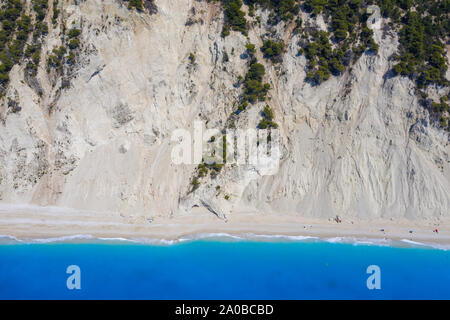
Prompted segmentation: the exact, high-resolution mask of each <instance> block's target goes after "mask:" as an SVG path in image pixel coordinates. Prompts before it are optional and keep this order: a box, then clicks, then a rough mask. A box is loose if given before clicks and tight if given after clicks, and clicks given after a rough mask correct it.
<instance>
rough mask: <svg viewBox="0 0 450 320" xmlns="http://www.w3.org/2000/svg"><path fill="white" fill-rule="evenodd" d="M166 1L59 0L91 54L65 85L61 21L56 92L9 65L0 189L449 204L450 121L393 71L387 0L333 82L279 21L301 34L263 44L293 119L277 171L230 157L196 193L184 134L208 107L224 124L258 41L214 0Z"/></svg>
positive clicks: (414, 208)
mask: <svg viewBox="0 0 450 320" xmlns="http://www.w3.org/2000/svg"><path fill="white" fill-rule="evenodd" d="M155 4H156V6H157V8H158V12H157V13H155V14H151V15H150V14H148V13H137V12H135V11H133V10H131V11H130V10H128V9H127V8H126V6H124V5H121V4H120V2H118V1H115V0H103V1H100V0H89V1H78V2H77V4H75V1H71V0H70V1H68V0H64V1H61V0H60V1H59V6H60V8H61V10H62V11H61V14H62V15H63V16H64V19H65V23H66V24H67V26H71V25H73V24H72V22H74V24H75V25H77V26H80V28H81V29H82V33H81V43H82V54H81V56H80V60H79V63H78V64H77V66H76V68H75V69H74V71H73V74H72V76H71V79H70V86H69V87H68V88H64V89H62V88H61V81H62V79H61V78H57V77H52V76H51V75H49V74H48V73H47V71H46V68H45V66H44V62H45V61H46V60H47V59H46V55H47V53H48V52H50V51H51V50H52V49H53V48H54V47H55V46H56V45H59V41H60V40H59V34H60V32H61V30H60V27H57V28H56V29H53V28H52V27H50V32H49V35H48V36H47V38H46V40H45V43H44V46H43V50H42V51H43V56H42V59H41V61H42V62H41V64H42V67H41V68H39V72H38V76H37V79H38V80H39V83H40V86H41V87H42V91H43V94H42V95H41V96H40V95H39V94H38V93H37V91H36V90H35V89H33V88H32V87H31V86H30V85H29V84H28V83H27V82H26V81H24V75H23V70H24V67H25V66H24V65H16V66H14V68H13V70H12V71H11V74H10V78H11V81H10V84H9V87H8V90H7V93H6V96H5V97H4V98H3V100H2V102H1V105H0V202H2V203H8V204H24V203H26V204H35V205H40V206H60V207H69V208H74V209H80V210H92V211H100V212H107V211H108V212H119V213H120V214H121V215H122V216H124V217H127V216H131V215H133V216H142V217H149V216H151V217H169V216H173V215H186V214H187V215H189V214H195V213H193V212H191V208H192V207H193V206H196V205H197V206H205V207H207V208H208V209H209V210H210V211H212V212H214V213H215V214H217V215H218V216H219V217H221V218H225V217H226V216H228V215H230V214H237V212H239V211H240V210H243V209H244V208H245V210H250V211H254V212H260V213H261V214H263V213H276V214H280V215H300V216H305V217H317V218H323V219H328V218H330V217H334V216H336V215H339V216H340V217H343V218H346V219H363V220H370V219H378V218H383V219H389V218H393V219H396V218H406V219H415V220H430V219H438V220H447V221H448V219H450V192H449V191H450V155H449V153H450V147H449V134H448V133H447V132H445V131H443V130H440V129H439V128H436V127H434V126H433V125H432V124H431V123H430V120H429V115H428V113H427V112H426V111H425V110H424V108H423V107H421V106H420V105H419V103H418V100H417V97H416V95H415V93H414V84H413V83H412V82H411V81H410V80H409V79H407V78H402V77H387V76H385V75H386V73H387V72H388V70H390V68H391V67H392V61H390V59H389V57H390V56H391V55H392V54H393V53H394V52H395V51H396V50H397V45H398V44H397V39H396V36H395V34H394V33H390V32H388V31H386V30H384V29H383V27H382V26H383V24H384V23H385V21H383V19H381V18H380V16H379V10H378V11H377V10H376V9H377V8H374V12H375V13H374V15H373V19H369V23H370V26H371V28H373V30H374V32H375V34H374V38H375V41H376V42H377V43H378V44H379V45H380V50H379V52H378V54H377V55H370V54H364V55H363V56H362V57H361V58H360V59H359V60H358V61H357V62H356V63H355V64H354V65H353V67H352V68H351V71H348V72H346V73H345V74H343V75H342V76H340V77H332V78H331V79H330V80H328V81H326V82H324V83H323V84H321V85H320V86H311V84H309V83H307V82H305V81H304V79H305V76H306V74H305V65H306V60H305V58H304V57H303V56H297V51H298V45H297V43H298V41H299V37H298V36H297V35H292V34H291V33H290V32H289V31H283V30H284V29H283V28H282V26H279V27H278V28H277V34H278V36H280V37H283V39H284V40H285V41H286V42H287V43H288V46H287V52H286V53H285V55H284V58H283V62H282V64H281V66H274V65H273V64H272V63H271V62H270V61H267V60H264V59H263V58H262V56H261V53H260V52H259V50H258V52H257V55H258V58H259V59H258V60H259V62H261V63H263V64H264V65H265V67H266V81H267V82H269V83H270V84H271V87H272V89H271V90H270V93H269V97H270V100H269V101H270V105H271V107H272V108H273V109H274V111H275V116H276V121H277V123H278V124H279V125H280V131H281V134H282V146H283V156H282V159H281V162H280V168H279V170H278V172H277V173H276V174H275V175H271V176H260V175H259V174H258V172H257V171H255V170H253V169H252V168H248V167H238V168H236V167H228V166H225V168H224V169H223V170H222V171H221V172H220V174H219V175H218V176H217V177H216V178H215V179H210V178H208V179H206V180H205V181H203V182H202V184H201V185H200V187H199V188H198V189H197V190H196V191H195V192H193V193H191V192H190V189H191V181H192V177H193V176H194V174H195V165H175V164H174V163H173V162H172V161H171V150H172V147H173V145H174V142H171V134H172V132H173V131H174V130H175V129H177V128H186V129H192V126H193V123H194V121H196V120H201V121H204V122H205V123H206V126H207V127H208V128H219V129H222V128H223V127H224V126H225V122H226V120H227V118H228V117H229V115H230V114H231V113H232V112H233V111H234V110H235V107H236V106H235V105H234V103H235V101H236V98H237V97H238V95H239V93H240V91H241V88H238V87H236V86H234V84H235V83H236V82H237V79H238V76H239V75H241V76H244V75H245V70H246V60H245V59H242V57H241V56H240V55H241V54H242V53H243V52H244V51H245V44H246V43H247V41H248V40H247V39H246V37H245V36H243V35H242V34H240V33H238V32H231V34H230V36H228V37H226V38H222V37H221V31H222V24H223V14H222V11H221V10H220V8H219V7H218V6H217V5H216V4H210V3H207V2H205V1H203V2H199V1H194V0H157V1H155ZM262 16H263V17H267V13H262ZM47 18H48V19H50V18H49V17H47ZM304 18H305V19H307V17H306V16H305V17H304ZM187 21H191V22H192V21H193V22H194V23H188V24H186V22H187ZM263 22H264V18H263ZM311 23H312V22H311ZM50 25H51V24H50ZM265 32H266V30H265V28H264V23H263V25H262V27H258V26H254V27H252V28H251V29H250V31H249V39H250V42H252V43H254V44H256V45H257V48H259V47H260V46H261V45H262V40H261V37H262V35H263V34H265ZM191 52H192V53H193V54H195V64H194V65H192V64H191V63H190V61H189V54H190V53H191ZM224 52H227V54H228V57H229V61H228V62H224V60H223V56H224ZM233 52H234V54H233ZM55 79H56V83H54V84H53V83H52V82H53V81H54V80H55ZM8 98H10V99H14V100H15V101H16V102H17V103H18V105H19V106H20V108H21V110H20V111H19V112H11V110H10V108H8V105H7V101H8V100H7V99H8ZM263 106H264V103H259V104H256V105H254V106H252V107H251V108H249V109H248V110H246V111H245V112H243V113H241V114H240V116H239V119H238V121H237V126H238V127H239V128H248V127H252V128H254V127H256V124H257V123H258V121H259V119H260V115H259V113H260V111H261V110H262V108H263ZM216 186H220V189H218V190H216ZM225 195H228V196H229V199H228V200H226V199H225Z"/></svg>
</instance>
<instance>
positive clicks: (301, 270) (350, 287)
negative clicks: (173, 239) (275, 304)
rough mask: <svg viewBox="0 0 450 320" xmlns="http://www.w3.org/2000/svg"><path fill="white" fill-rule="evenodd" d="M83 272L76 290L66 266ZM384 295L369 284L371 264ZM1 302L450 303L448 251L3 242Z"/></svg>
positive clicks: (284, 244)
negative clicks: (155, 300)
mask: <svg viewBox="0 0 450 320" xmlns="http://www.w3.org/2000/svg"><path fill="white" fill-rule="evenodd" d="M70 265H76V266H78V267H79V270H80V274H79V275H80V277H79V283H80V286H81V289H79V290H78V289H73V290H69V289H68V288H67V285H66V283H67V279H68V277H70V276H71V274H68V273H66V271H67V267H68V266H70ZM370 265H376V266H378V267H379V270H380V273H379V275H380V277H379V280H380V282H379V283H380V286H381V288H380V289H373V290H369V289H368V287H367V278H368V277H369V276H370V274H368V273H367V267H368V266H370ZM0 299H450V251H449V250H440V249H431V248H417V247H392V246H378V245H366V244H357V245H355V244H348V243H347V244H342V243H329V242H323V241H315V240H309V241H283V240H278V241H265V242H263V241H252V240H249V241H233V240H230V239H228V240H227V239H204V240H192V241H186V242H182V243H175V244H170V245H160V244H138V243H129V242H122V241H100V242H95V241H92V240H89V242H88V243H50V244H36V243H32V244H24V243H16V242H13V243H8V244H2V245H0Z"/></svg>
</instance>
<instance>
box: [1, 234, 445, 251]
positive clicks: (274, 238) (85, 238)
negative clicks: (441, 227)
mask: <svg viewBox="0 0 450 320" xmlns="http://www.w3.org/2000/svg"><path fill="white" fill-rule="evenodd" d="M197 240H219V241H261V242H264V241H269V242H284V241H286V242H308V241H313V242H328V243H342V244H353V245H355V246H357V245H370V246H384V247H388V246H393V247H395V246H401V247H404V245H405V244H406V245H407V246H409V247H422V248H433V249H439V250H450V245H442V244H437V243H421V242H416V241H412V240H408V239H401V240H400V241H393V240H390V239H369V238H354V237H333V238H325V239H323V238H319V237H313V236H289V235H265V234H254V233H245V234H229V233H198V234H192V235H188V236H184V237H180V238H178V239H173V240H171V239H159V238H130V239H129V238H120V237H118V238H105V237H94V236H92V235H89V234H79V235H71V236H62V237H54V238H40V239H39V238H38V239H36V238H29V239H28V238H24V239H19V238H16V237H14V236H10V235H0V244H15V243H38V244H44V243H79V242H88V243H96V242H107V243H117V242H118V243H134V244H148V245H163V246H170V245H174V244H179V243H182V242H192V241H197Z"/></svg>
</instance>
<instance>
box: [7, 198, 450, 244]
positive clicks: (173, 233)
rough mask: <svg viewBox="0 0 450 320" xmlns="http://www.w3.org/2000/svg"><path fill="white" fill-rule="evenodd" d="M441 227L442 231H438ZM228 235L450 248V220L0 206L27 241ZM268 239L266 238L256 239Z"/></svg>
mask: <svg viewBox="0 0 450 320" xmlns="http://www.w3.org/2000/svg"><path fill="white" fill-rule="evenodd" d="M435 229H438V231H439V232H438V233H436V232H434V230H435ZM211 234H227V235H235V236H242V237H253V238H255V236H288V237H298V239H301V238H302V237H316V238H319V239H323V240H328V241H344V242H345V241H349V242H351V241H354V240H359V241H363V242H364V240H369V242H375V243H376V242H377V241H380V243H383V242H389V241H390V240H392V241H403V242H405V243H408V242H410V243H412V244H413V242H417V243H423V244H430V245H437V246H438V247H443V248H447V247H449V248H450V224H449V223H445V222H442V221H437V220H436V221H433V220H430V221H416V220H414V221H412V220H411V221H408V220H393V219H391V220H376V221H362V220H349V219H347V220H342V222H340V223H338V222H336V221H334V219H330V220H320V219H308V218H303V217H298V216H290V215H274V214H272V215H268V214H256V213H251V212H239V213H235V214H232V215H230V216H228V217H227V220H221V219H218V218H217V217H215V216H214V215H212V214H211V213H209V212H207V211H202V210H198V211H196V212H193V213H192V214H189V215H182V216H176V217H174V218H158V217H156V218H148V217H142V216H132V215H129V216H123V215H120V214H119V213H105V212H86V211H77V210H73V209H63V208H54V207H33V206H21V207H18V206H10V207H8V206H2V207H0V235H2V236H10V237H14V238H17V239H20V240H24V241H30V242H33V241H35V240H36V239H39V240H45V239H58V238H70V237H74V238H75V239H76V236H91V237H93V238H122V239H129V240H138V241H143V242H145V241H146V240H156V239H161V240H177V239H186V238H196V237H204V236H206V235H211ZM256 238H259V239H264V237H256Z"/></svg>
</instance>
